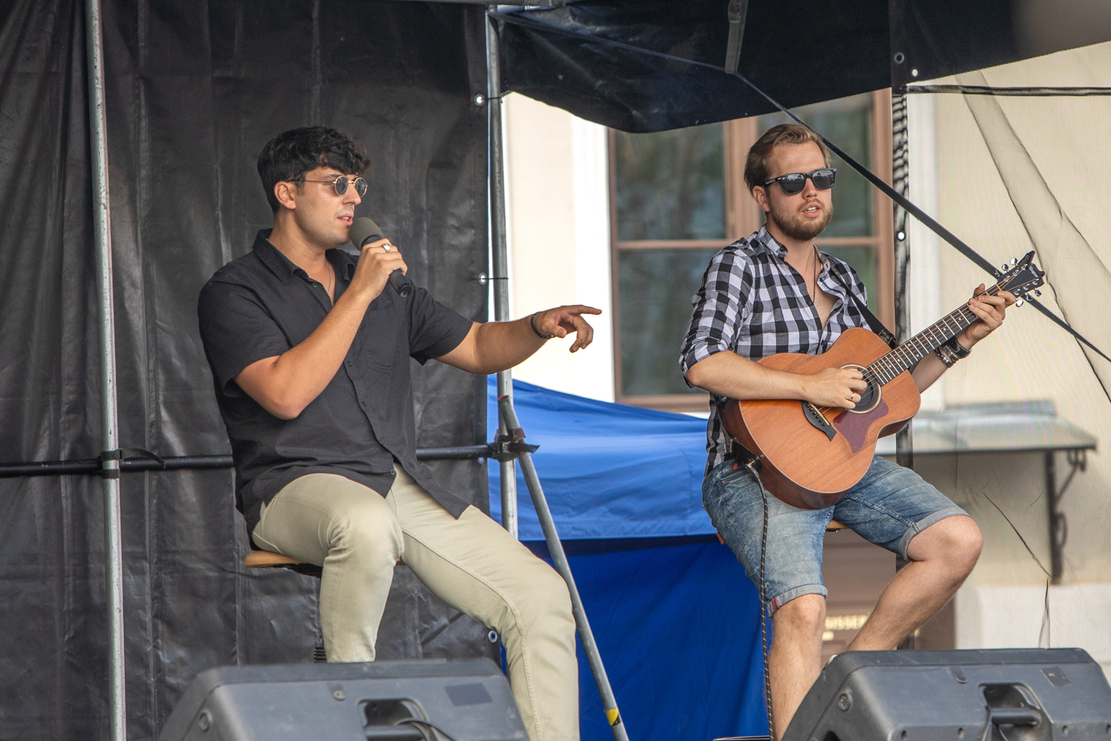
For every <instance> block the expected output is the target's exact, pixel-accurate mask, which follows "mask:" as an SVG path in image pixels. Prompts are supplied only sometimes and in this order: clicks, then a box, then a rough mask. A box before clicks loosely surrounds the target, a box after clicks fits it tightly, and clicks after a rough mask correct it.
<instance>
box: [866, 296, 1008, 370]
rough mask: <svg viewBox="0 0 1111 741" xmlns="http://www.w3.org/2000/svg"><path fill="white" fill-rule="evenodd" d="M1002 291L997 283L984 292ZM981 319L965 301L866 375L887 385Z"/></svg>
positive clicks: (870, 368)
mask: <svg viewBox="0 0 1111 741" xmlns="http://www.w3.org/2000/svg"><path fill="white" fill-rule="evenodd" d="M998 292H999V286H998V285H994V286H992V287H991V288H989V289H988V290H986V291H985V292H984V293H986V294H989V295H995V294H996V293H998ZM977 319H978V317H977V316H976V315H975V314H973V313H972V311H971V310H970V309H969V308H968V304H963V305H961V306H960V307H958V308H956V309H954V310H953V311H951V312H949V313H948V314H947V315H945V316H943V317H942V318H941V319H939V320H937V321H936V322H934V323H933V324H931V325H930V326H928V327H926V328H925V329H924V330H922V331H921V332H919V333H918V334H916V335H914V336H913V337H911V338H910V339H909V340H907V341H906V342H904V343H903V344H901V345H899V346H898V347H896V348H895V349H894V350H892V351H891V352H889V353H887V354H886V355H884V356H883V357H881V358H879V359H877V360H876V361H875V362H873V363H872V364H871V365H869V366H868V367H867V368H866V369H865V371H866V374H865V375H866V376H868V377H870V378H872V379H874V380H875V381H876V382H877V383H879V385H881V386H883V385H884V384H886V383H888V382H890V381H892V380H894V378H895V377H896V376H898V375H899V374H900V373H902V372H903V371H906V370H910V369H911V368H913V367H914V366H916V365H918V362H919V361H920V360H922V358H924V357H926V356H927V355H929V354H930V353H932V352H933V351H934V350H936V349H938V348H939V347H941V346H942V345H944V344H945V343H946V342H948V341H949V340H951V339H953V338H954V337H956V336H957V334H958V333H960V332H961V331H962V330H963V329H965V328H966V327H969V326H971V325H972V324H974V323H975V322H976V320H977Z"/></svg>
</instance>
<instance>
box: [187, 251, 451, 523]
mask: <svg viewBox="0 0 1111 741" xmlns="http://www.w3.org/2000/svg"><path fill="white" fill-rule="evenodd" d="M269 235H270V232H269V230H263V231H261V232H259V234H258V237H257V238H256V239H255V243H254V246H253V248H252V250H251V252H250V253H249V254H247V255H244V256H243V257H240V258H239V259H237V260H233V261H232V262H230V263H228V264H227V265H225V266H224V267H222V268H220V269H219V270H218V271H216V273H215V275H213V276H212V278H211V279H209V281H208V283H207V284H205V286H204V288H203V289H202V290H201V295H200V301H199V303H198V316H199V319H200V332H201V340H202V342H203V343H204V350H205V355H206V357H207V358H208V363H209V367H210V368H211V370H212V376H213V382H214V385H215V390H216V400H217V403H218V405H219V407H220V414H221V415H222V417H223V419H224V424H225V426H226V427H227V431H228V438H229V439H230V441H231V448H232V457H233V459H234V461H235V472H236V504H237V506H238V507H239V509H240V510H241V511H242V512H243V514H244V516H245V517H246V519H247V524H248V532H250V530H251V529H253V528H254V526H255V524H256V523H257V522H258V516H259V510H260V508H261V504H262V503H263V502H267V501H270V499H272V498H273V497H274V495H275V494H277V493H278V492H279V491H280V490H281V489H282V487H284V486H285V485H286V484H288V483H290V482H291V481H293V480H294V479H296V478H298V477H300V476H304V475H306V474H309V473H334V474H339V475H341V476H345V477H347V478H350V479H352V480H353V481H357V482H359V483H361V484H364V485H365V486H367V487H369V488H371V489H373V490H375V491H377V492H379V493H380V494H383V495H385V494H386V492H388V491H389V489H390V487H391V486H392V485H393V479H394V475H395V474H394V471H393V463H394V461H395V460H397V461H398V462H399V463H401V465H402V467H403V468H404V469H405V470H406V472H408V473H409V474H410V475H411V476H412V477H413V478H414V479H415V480H416V481H417V483H419V484H420V485H421V486H423V487H424V488H425V489H426V490H428V492H429V493H430V494H432V496H433V497H435V498H436V500H437V501H439V502H440V504H442V505H443V506H444V507H445V508H446V509H447V510H448V511H449V512H451V513H452V514H453V515H455V516H456V517H458V516H459V514H461V513H462V512H463V510H464V509H466V507H467V502H466V501H464V500H463V499H461V498H459V497H457V496H455V495H453V494H451V493H450V492H448V491H447V490H445V489H444V488H443V487H441V486H439V485H438V484H437V483H436V482H435V481H434V480H433V479H432V477H431V474H430V472H429V471H428V469H427V468H426V467H425V466H423V465H422V464H420V463H419V462H418V461H417V460H416V423H415V419H414V413H413V398H412V386H411V379H410V373H409V359H410V358H414V359H416V360H417V361H418V362H420V363H425V362H427V361H428V360H429V359H431V358H435V357H439V356H441V355H444V354H446V353H448V352H450V351H451V350H453V349H454V348H455V347H457V346H458V345H459V343H460V342H462V341H463V338H464V337H466V335H467V333H468V332H469V331H470V328H471V326H472V322H471V320H469V319H466V318H465V317H463V316H461V315H459V314H458V313H456V312H455V311H453V310H451V309H449V308H447V307H446V306H444V305H442V304H440V303H439V302H437V301H436V300H435V299H433V298H432V296H431V295H430V294H429V293H428V292H427V291H425V290H424V289H422V288H420V287H419V286H415V287H414V289H413V292H412V293H411V294H410V295H409V296H408V297H407V298H401V297H400V296H398V295H397V294H396V293H395V292H394V291H391V290H389V289H387V290H385V291H383V292H382V293H381V294H380V295H379V296H378V297H377V298H376V299H375V300H374V301H373V302H371V304H370V306H369V307H368V309H367V311H366V314H365V315H364V317H363V321H362V324H361V325H360V327H359V329H358V331H357V333H356V335H355V338H354V340H353V341H352V343H351V347H350V348H349V350H348V352H347V357H346V358H345V359H344V361H343V365H342V366H341V367H340V369H339V370H338V371H337V372H336V374H335V376H334V377H333V378H332V380H331V381H330V382H329V383H328V385H327V387H326V388H325V389H324V391H322V392H321V393H320V395H319V396H318V397H317V398H316V399H314V400H313V401H312V402H311V403H310V404H309V405H308V406H307V407H305V409H304V411H302V412H301V414H300V415H299V416H297V417H296V418H295V419H290V420H283V419H279V418H278V417H275V416H274V415H272V414H270V413H269V412H267V411H266V410H265V409H264V408H263V407H262V406H261V405H260V404H258V402H256V401H255V400H254V399H252V398H251V397H250V396H249V395H247V394H246V393H245V392H244V391H243V390H242V389H240V388H239V386H238V385H237V384H236V382H235V380H234V379H235V377H236V376H237V375H238V374H239V372H240V371H242V370H243V369H244V368H246V367H247V366H249V365H251V364H252V363H254V362H256V361H258V360H262V359H263V358H269V357H274V356H277V355H281V354H282V353H284V352H285V351H287V350H289V349H290V348H292V347H294V346H296V345H298V344H300V343H301V342H302V341H304V340H305V339H306V338H307V337H308V336H309V335H310V334H312V332H313V331H314V330H315V329H316V328H317V327H318V326H319V325H320V323H321V322H322V321H324V317H326V316H327V314H328V312H329V311H330V310H331V308H332V302H331V301H330V299H329V298H328V294H327V292H326V291H325V289H324V286H322V285H321V284H319V283H317V282H316V281H314V280H312V279H311V278H309V276H308V274H307V273H306V272H305V271H304V270H302V269H301V268H298V267H297V266H296V265H294V264H293V263H292V262H291V261H290V260H289V259H288V258H286V257H285V255H283V254H282V253H281V252H279V251H278V250H277V248H275V247H274V246H273V245H272V244H270V242H269V241H267V237H269ZM326 257H327V259H328V261H329V262H330V263H331V265H332V267H333V269H334V271H335V275H336V286H335V297H336V299H337V300H338V299H339V297H340V296H341V295H342V294H343V291H344V290H346V288H347V286H348V285H349V284H350V281H351V277H352V275H353V274H354V271H355V265H356V261H357V257H356V256H354V255H351V254H349V253H347V252H344V251H341V250H338V249H333V250H329V251H328V252H327V253H326Z"/></svg>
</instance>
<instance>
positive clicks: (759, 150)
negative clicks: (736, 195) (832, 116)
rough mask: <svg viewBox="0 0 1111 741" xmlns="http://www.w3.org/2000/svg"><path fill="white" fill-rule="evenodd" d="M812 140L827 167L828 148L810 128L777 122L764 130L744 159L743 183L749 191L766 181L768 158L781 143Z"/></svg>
mask: <svg viewBox="0 0 1111 741" xmlns="http://www.w3.org/2000/svg"><path fill="white" fill-rule="evenodd" d="M807 142H814V143H815V144H817V145H818V149H820V150H822V157H824V158H825V161H826V167H829V150H828V149H826V145H825V144H823V143H822V137H820V136H819V135H818V134H816V133H815V132H814V131H812V130H811V129H808V128H806V127H805V126H799V125H798V124H779V125H778V126H773V127H771V128H770V129H768V130H767V131H765V132H764V135H763V136H761V137H760V138H759V139H757V140H756V143H755V144H753V145H752V148H751V149H749V150H748V157H747V158H746V159H745V185H747V186H748V190H749V192H750V193H751V192H752V189H753V188H755V187H756V186H757V185H763V184H764V183H766V182H767V181H768V160H769V159H771V156H772V150H773V149H775V148H776V147H778V146H779V145H781V144H806V143H807Z"/></svg>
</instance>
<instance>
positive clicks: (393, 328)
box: [348, 305, 409, 373]
mask: <svg viewBox="0 0 1111 741" xmlns="http://www.w3.org/2000/svg"><path fill="white" fill-rule="evenodd" d="M401 324H402V322H401V321H400V318H399V317H398V316H397V314H396V312H392V311H388V310H384V308H378V307H377V306H375V305H372V306H371V307H370V308H369V309H368V310H367V313H366V315H365V316H364V317H363V323H362V324H361V325H360V326H359V331H358V333H357V334H356V335H355V340H354V341H353V342H352V343H351V351H350V352H349V353H348V360H350V361H353V362H354V363H355V364H357V365H358V366H359V367H362V368H367V369H370V370H374V371H378V372H381V373H388V372H391V371H394V370H395V369H396V368H398V367H405V369H406V370H408V368H407V366H408V362H409V353H408V351H407V349H406V347H405V345H406V343H405V342H404V341H403V340H404V339H405V335H404V334H403V331H402V330H403V329H404V328H403V327H402V326H401Z"/></svg>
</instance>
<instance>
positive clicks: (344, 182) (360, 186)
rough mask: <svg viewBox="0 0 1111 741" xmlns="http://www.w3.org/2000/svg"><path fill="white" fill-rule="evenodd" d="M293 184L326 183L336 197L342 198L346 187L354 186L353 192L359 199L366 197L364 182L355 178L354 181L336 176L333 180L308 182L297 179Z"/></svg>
mask: <svg viewBox="0 0 1111 741" xmlns="http://www.w3.org/2000/svg"><path fill="white" fill-rule="evenodd" d="M293 182H295V183H328V184H329V185H331V186H332V187H333V188H335V189H336V195H337V196H342V195H343V194H344V193H346V192H347V186H348V185H354V186H355V192H356V193H358V194H359V198H362V197H363V196H365V195H366V181H365V180H363V179H362V178H355V179H354V180H348V179H347V178H345V177H344V176H343V175H338V176H336V179H335V180H309V179H308V178H297V179H296V180H294V181H293Z"/></svg>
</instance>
